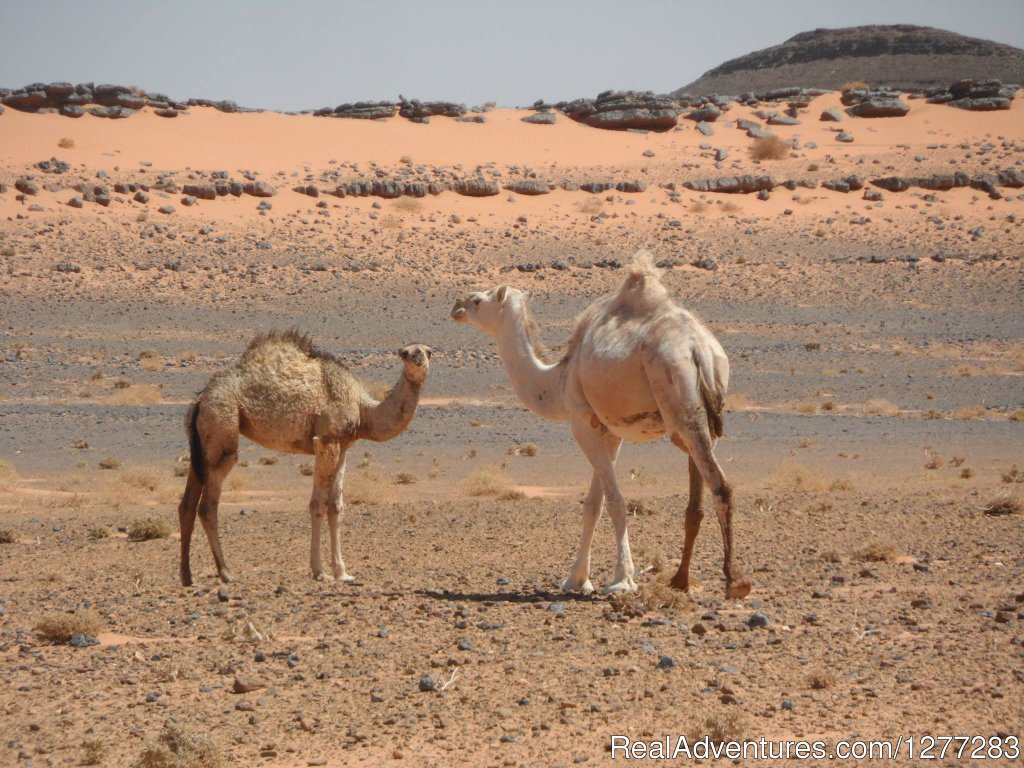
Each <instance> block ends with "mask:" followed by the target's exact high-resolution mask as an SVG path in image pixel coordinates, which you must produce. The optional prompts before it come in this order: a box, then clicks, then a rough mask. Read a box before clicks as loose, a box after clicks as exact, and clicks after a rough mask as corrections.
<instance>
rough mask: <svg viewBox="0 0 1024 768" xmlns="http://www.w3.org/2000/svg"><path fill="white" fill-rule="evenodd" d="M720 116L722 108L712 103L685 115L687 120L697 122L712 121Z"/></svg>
mask: <svg viewBox="0 0 1024 768" xmlns="http://www.w3.org/2000/svg"><path fill="white" fill-rule="evenodd" d="M721 116H722V110H720V109H719V108H718V107H716V106H715V105H714V104H705V105H704V106H703V107H701V108H700V109H695V110H693V111H692V112H690V113H689V114H687V115H686V119H687V120H693V121H695V122H698V123H713V122H715V121H716V120H717V119H718V118H720V117H721Z"/></svg>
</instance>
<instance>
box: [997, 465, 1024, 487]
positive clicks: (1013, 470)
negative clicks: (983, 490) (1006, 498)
mask: <svg viewBox="0 0 1024 768" xmlns="http://www.w3.org/2000/svg"><path fill="white" fill-rule="evenodd" d="M1000 476H1001V477H1002V478H1003V482H1004V483H1024V472H1021V471H1020V469H1018V467H1017V465H1016V464H1014V465H1013V466H1012V467H1010V468H1009V469H1008V470H1007V471H1006V472H1002V473H1000Z"/></svg>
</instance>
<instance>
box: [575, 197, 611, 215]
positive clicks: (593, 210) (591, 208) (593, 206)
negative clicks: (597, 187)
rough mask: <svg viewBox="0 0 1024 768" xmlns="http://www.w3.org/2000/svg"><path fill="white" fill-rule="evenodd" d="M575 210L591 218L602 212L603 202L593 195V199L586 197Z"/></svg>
mask: <svg viewBox="0 0 1024 768" xmlns="http://www.w3.org/2000/svg"><path fill="white" fill-rule="evenodd" d="M576 210H578V211H579V212H580V213H586V214H589V215H591V216H596V215H597V214H599V213H600V212H601V211H602V210H604V200H602V199H601V198H600V197H597V196H596V195H594V196H593V197H588V198H587V199H586V200H584V201H583V202H580V203H577V204H576Z"/></svg>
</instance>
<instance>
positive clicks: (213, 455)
mask: <svg viewBox="0 0 1024 768" xmlns="http://www.w3.org/2000/svg"><path fill="white" fill-rule="evenodd" d="M200 402H201V405H200V410H199V413H198V415H197V418H196V425H195V429H196V434H197V435H198V436H199V440H200V444H201V445H202V455H203V469H204V472H205V475H206V477H205V482H204V483H203V489H202V498H201V499H200V500H199V522H200V523H202V525H203V530H204V531H205V532H206V538H207V540H208V541H209V542H210V551H211V552H212V553H213V561H214V563H215V564H216V566H217V575H218V576H219V577H220V580H221V581H223V582H224V583H227V582H230V581H231V580H232V576H231V572H230V571H229V570H228V567H227V563H226V562H225V560H224V551H223V550H222V549H221V545H220V533H219V530H218V520H217V508H218V506H219V505H220V493H221V488H222V487H223V485H224V479H225V478H226V477H227V476H228V473H229V472H230V471H231V469H232V468H233V467H234V466H235V464H237V463H238V409H237V406H235V405H234V404H231V403H225V402H223V401H214V400H210V401H206V400H201V401H200Z"/></svg>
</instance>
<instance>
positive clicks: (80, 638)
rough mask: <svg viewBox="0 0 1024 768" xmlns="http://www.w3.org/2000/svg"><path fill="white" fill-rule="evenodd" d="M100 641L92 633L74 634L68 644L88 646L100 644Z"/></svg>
mask: <svg viewBox="0 0 1024 768" xmlns="http://www.w3.org/2000/svg"><path fill="white" fill-rule="evenodd" d="M99 644H100V641H99V640H97V639H96V638H95V637H93V636H92V635H72V636H71V639H70V640H68V645H70V646H71V647H72V648H88V647H89V646H91V645H99Z"/></svg>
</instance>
